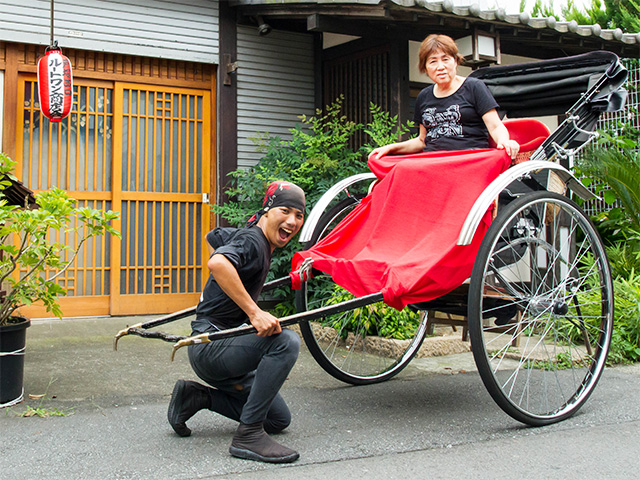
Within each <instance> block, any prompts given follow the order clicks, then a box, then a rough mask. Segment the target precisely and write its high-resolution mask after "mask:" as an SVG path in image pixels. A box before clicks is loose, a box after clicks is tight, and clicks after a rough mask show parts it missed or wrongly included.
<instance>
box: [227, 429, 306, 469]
mask: <svg viewBox="0 0 640 480" xmlns="http://www.w3.org/2000/svg"><path fill="white" fill-rule="evenodd" d="M229 453H230V454H231V455H233V456H234V457H238V458H244V459H247V460H257V461H258V462H268V463H291V462H295V461H296V460H297V459H298V458H299V457H300V454H299V453H298V452H296V451H295V450H291V449H290V448H287V447H285V446H284V445H280V444H279V443H278V442H276V441H275V440H273V439H272V438H271V437H269V435H267V433H266V432H265V431H264V428H263V426H262V422H259V423H252V424H250V425H247V424H244V423H241V424H240V425H239V426H238V430H236V433H235V435H234V436H233V441H232V442H231V446H230V447H229Z"/></svg>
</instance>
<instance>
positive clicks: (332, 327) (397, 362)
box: [303, 276, 426, 384]
mask: <svg viewBox="0 0 640 480" xmlns="http://www.w3.org/2000/svg"><path fill="white" fill-rule="evenodd" d="M303 296H304V299H305V309H306V310H312V309H316V308H320V307H322V306H325V305H328V304H332V303H337V302H339V301H346V300H349V299H351V298H354V297H353V296H352V295H351V294H349V293H348V292H347V291H346V290H344V289H342V288H341V287H339V286H337V285H336V284H335V283H333V281H332V280H331V278H330V277H329V276H320V277H317V278H315V279H313V280H312V281H310V282H307V283H306V284H305V288H304V289H303ZM397 322H400V323H402V324H403V325H404V328H403V332H404V333H405V336H406V338H405V339H402V340H400V339H396V338H391V337H390V336H389V335H388V334H385V332H388V331H389V329H390V328H392V327H394V326H395V325H396V324H397ZM303 327H304V328H303V334H305V333H306V335H305V341H306V343H307V346H308V347H309V349H310V350H311V352H312V354H313V355H314V357H315V358H316V360H317V361H318V362H319V363H320V365H321V366H322V367H323V368H324V369H325V370H326V371H327V372H329V373H330V374H331V375H333V376H334V377H336V378H338V379H339V380H342V381H346V382H349V383H355V384H363V383H375V382H379V381H383V380H386V379H388V378H390V377H391V376H393V375H395V374H397V373H398V372H399V371H400V370H402V369H403V368H404V367H405V366H406V365H407V364H408V363H409V361H410V360H411V358H413V356H414V355H415V354H416V353H417V351H418V349H419V348H420V345H421V343H422V340H423V339H424V335H425V331H426V321H425V319H424V315H423V314H422V313H421V312H413V311H411V310H410V309H408V308H405V309H404V310H403V311H402V312H397V311H395V310H394V309H392V308H391V307H389V306H387V305H385V304H384V303H382V302H379V303H376V304H373V305H368V306H366V307H361V308H358V309H355V310H350V311H348V312H345V313H342V314H338V315H333V316H330V317H326V318H323V319H322V320H321V321H318V322H308V323H305V324H304V325H303Z"/></svg>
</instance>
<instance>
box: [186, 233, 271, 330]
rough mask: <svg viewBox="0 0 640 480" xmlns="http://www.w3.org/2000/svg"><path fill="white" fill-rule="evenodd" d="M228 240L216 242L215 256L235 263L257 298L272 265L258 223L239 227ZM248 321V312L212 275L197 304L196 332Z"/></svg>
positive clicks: (251, 293) (255, 298) (232, 325)
mask: <svg viewBox="0 0 640 480" xmlns="http://www.w3.org/2000/svg"><path fill="white" fill-rule="evenodd" d="M207 239H208V240H209V236H207ZM226 239H227V240H228V243H226V244H224V245H222V246H217V245H214V247H217V248H216V249H215V253H214V255H224V256H225V257H226V258H227V260H229V261H230V262H231V263H232V264H233V266H234V267H235V268H236V270H237V271H238V275H239V276H240V280H241V281H242V284H243V285H244V287H245V288H246V290H247V292H248V293H249V295H250V296H251V298H253V299H254V300H256V301H257V299H258V296H259V295H260V292H261V291H262V287H263V286H264V281H265V280H266V278H267V274H268V273H269V267H270V265H271V247H270V245H269V242H268V241H267V238H266V237H265V236H264V233H263V232H262V230H261V229H260V227H257V226H254V227H250V228H242V229H239V230H238V231H237V232H236V233H234V234H233V235H229V236H228V237H227V238H226ZM246 322H247V316H246V314H245V313H244V312H243V311H242V309H241V308H240V307H238V305H237V304H236V303H235V302H234V301H233V300H231V299H230V298H229V297H228V296H227V294H226V293H224V292H223V291H222V289H221V288H220V286H219V285H218V283H217V282H216V281H215V279H214V278H213V275H209V279H208V280H207V284H206V285H205V287H204V290H203V291H202V295H201V296H200V302H199V303H198V306H197V307H196V318H195V320H193V321H192V322H191V328H192V329H193V330H194V332H200V333H204V332H207V331H215V330H216V327H217V329H221V330H224V329H227V328H234V327H238V326H240V325H242V324H243V323H246Z"/></svg>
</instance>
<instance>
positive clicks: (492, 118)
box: [482, 108, 520, 158]
mask: <svg viewBox="0 0 640 480" xmlns="http://www.w3.org/2000/svg"><path fill="white" fill-rule="evenodd" d="M482 121H484V124H485V125H486V127H487V130H489V135H491V138H493V141H494V142H496V146H497V147H498V148H500V149H504V150H505V151H506V152H507V155H509V156H510V157H511V158H516V155H517V154H518V151H520V145H518V142H516V141H515V140H510V139H509V130H507V127H505V126H504V123H502V120H500V117H499V116H498V112H497V111H496V109H495V108H493V109H491V110H489V111H488V112H487V113H485V114H484V115H483V116H482Z"/></svg>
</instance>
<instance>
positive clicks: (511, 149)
mask: <svg viewBox="0 0 640 480" xmlns="http://www.w3.org/2000/svg"><path fill="white" fill-rule="evenodd" d="M497 148H499V149H500V150H504V151H505V152H507V155H509V156H510V157H511V158H512V159H514V160H515V158H516V156H517V155H518V152H519V151H520V145H519V144H518V142H516V141H515V140H507V141H506V142H503V143H499V144H498V145H497Z"/></svg>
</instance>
